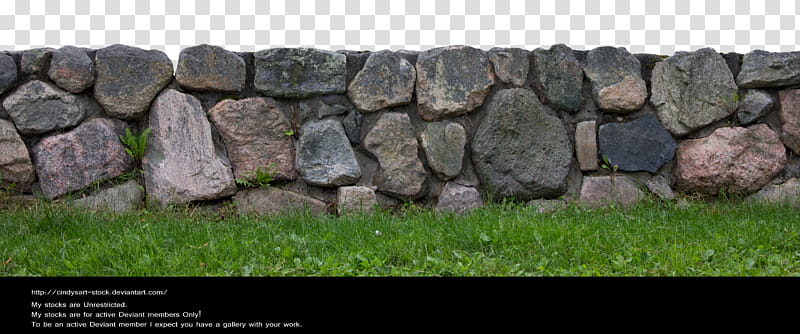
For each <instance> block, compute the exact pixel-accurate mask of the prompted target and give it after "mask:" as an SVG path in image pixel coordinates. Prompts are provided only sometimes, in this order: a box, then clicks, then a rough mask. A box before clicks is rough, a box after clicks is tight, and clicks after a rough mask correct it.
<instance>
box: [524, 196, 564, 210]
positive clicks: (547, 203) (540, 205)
mask: <svg viewBox="0 0 800 334" xmlns="http://www.w3.org/2000/svg"><path fill="white" fill-rule="evenodd" d="M525 206H531V207H534V208H535V209H536V212H537V213H554V212H556V211H558V210H560V209H564V208H566V207H567V203H566V202H564V200H561V199H535V200H531V201H528V203H525Z"/></svg>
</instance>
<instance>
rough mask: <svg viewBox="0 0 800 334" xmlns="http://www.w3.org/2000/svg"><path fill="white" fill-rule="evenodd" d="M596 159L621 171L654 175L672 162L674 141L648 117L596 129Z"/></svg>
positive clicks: (604, 125)
mask: <svg viewBox="0 0 800 334" xmlns="http://www.w3.org/2000/svg"><path fill="white" fill-rule="evenodd" d="M599 142H600V156H603V157H605V158H606V159H608V161H609V163H610V164H611V165H616V166H618V168H619V170H623V171H630V172H636V171H648V172H650V173H655V172H656V171H658V169H659V168H661V166H663V165H664V164H665V163H667V162H668V161H670V160H672V157H673V156H674V155H675V149H676V148H677V144H676V143H675V139H673V138H672V136H671V135H670V134H669V132H667V130H666V129H664V127H663V126H662V125H661V123H659V122H658V119H656V117H655V116H654V115H652V114H649V115H645V116H643V117H640V118H639V119H636V120H634V121H632V122H627V123H606V124H603V125H601V126H600V133H599Z"/></svg>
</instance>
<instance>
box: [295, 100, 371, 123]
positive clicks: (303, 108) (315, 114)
mask: <svg viewBox="0 0 800 334" xmlns="http://www.w3.org/2000/svg"><path fill="white" fill-rule="evenodd" d="M297 106H298V108H296V109H294V110H295V115H294V118H295V119H294V120H293V121H295V122H297V124H298V125H301V124H305V123H306V122H309V121H316V120H320V119H323V118H326V117H328V116H339V115H346V114H347V113H348V112H350V111H355V110H356V108H355V107H354V106H353V104H352V103H350V100H348V99H347V96H346V95H342V94H334V95H322V96H314V97H311V98H308V99H303V100H300V103H298V104H297Z"/></svg>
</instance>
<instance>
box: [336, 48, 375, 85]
mask: <svg viewBox="0 0 800 334" xmlns="http://www.w3.org/2000/svg"><path fill="white" fill-rule="evenodd" d="M336 52H337V53H341V54H343V55H345V57H347V66H346V68H347V80H346V85H345V87H347V86H350V83H351V82H353V79H354V78H355V77H356V74H358V72H360V71H361V69H362V68H363V67H364V64H365V63H366V62H367V59H369V55H370V54H371V53H372V52H369V51H354V50H339V51H336Z"/></svg>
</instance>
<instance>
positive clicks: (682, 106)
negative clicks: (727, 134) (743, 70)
mask: <svg viewBox="0 0 800 334" xmlns="http://www.w3.org/2000/svg"><path fill="white" fill-rule="evenodd" d="M737 92H738V87H737V86H736V82H735V81H734V80H733V75H732V74H731V71H730V69H728V65H726V64H725V60H724V59H722V56H720V55H719V53H716V52H715V51H714V49H711V48H705V49H700V50H697V51H695V52H682V51H680V52H676V53H675V55H673V56H672V57H669V58H667V59H666V60H664V61H662V62H660V63H658V64H656V67H655V69H654V70H653V88H652V96H651V97H650V102H651V103H652V104H653V106H654V107H655V109H656V113H657V115H658V119H659V120H660V121H661V123H662V124H664V127H666V128H667V130H669V132H671V133H672V134H673V135H676V136H683V135H686V134H688V133H689V132H691V131H693V130H696V129H699V128H701V127H703V126H706V125H708V124H711V123H712V122H714V121H717V120H720V119H722V118H724V117H726V116H728V115H730V114H732V113H733V112H734V111H736V105H737V103H736V101H735V98H734V96H735V95H736V94H737Z"/></svg>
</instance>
